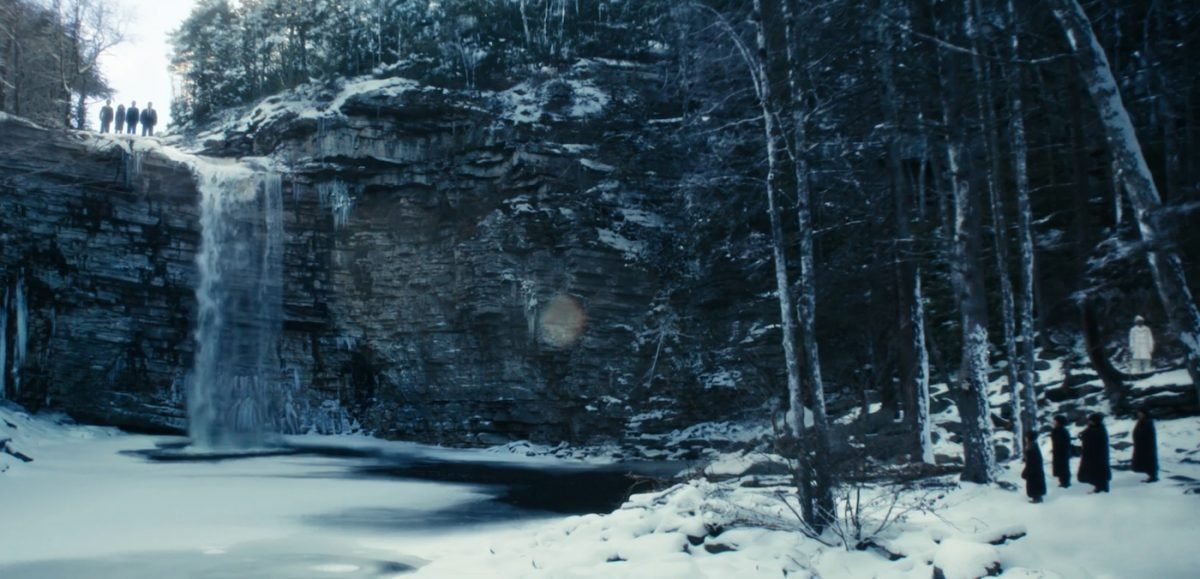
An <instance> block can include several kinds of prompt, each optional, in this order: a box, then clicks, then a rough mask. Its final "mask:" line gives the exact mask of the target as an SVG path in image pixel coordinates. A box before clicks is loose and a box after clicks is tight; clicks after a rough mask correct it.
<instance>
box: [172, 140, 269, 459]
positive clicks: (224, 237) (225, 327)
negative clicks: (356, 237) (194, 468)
mask: <svg viewBox="0 0 1200 579" xmlns="http://www.w3.org/2000/svg"><path fill="white" fill-rule="evenodd" d="M195 172H196V174H197V181H198V184H199V189H200V204H201V211H200V227H201V232H202V235H201V247H200V251H199V253H198V255H197V257H196V263H197V266H198V270H199V271H198V282H197V285H196V301H197V304H198V308H199V311H198V314H197V321H196V331H195V339H196V355H195V363H194V367H193V369H192V376H191V382H190V384H189V388H188V434H189V435H190V437H191V439H192V443H193V444H194V445H197V446H200V447H209V448H229V447H254V446H261V445H263V444H265V443H267V442H268V439H269V438H270V436H271V435H272V433H273V432H274V431H275V430H276V424H277V423H278V422H279V417H278V416H277V414H278V412H279V411H280V410H281V408H280V407H281V406H282V405H283V404H284V403H285V402H284V401H283V400H281V397H282V396H283V391H282V388H281V385H282V384H281V382H282V381H283V372H282V370H281V368H280V363H279V353H278V346H279V336H280V332H281V331H282V326H283V306H282V296H283V242H284V231H283V196H282V179H281V178H280V176H279V175H278V174H256V173H254V172H251V171H250V170H248V169H246V168H244V167H242V166H238V165H225V164H215V163H213V164H208V163H206V164H197V165H196V166H195Z"/></svg>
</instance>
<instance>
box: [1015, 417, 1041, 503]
mask: <svg viewBox="0 0 1200 579" xmlns="http://www.w3.org/2000/svg"><path fill="white" fill-rule="evenodd" d="M1021 478H1023V479H1025V494H1026V495H1028V496H1029V502H1031V503H1040V502H1042V497H1044V496H1046V469H1045V466H1044V465H1043V463H1042V449H1041V448H1038V442H1037V436H1035V435H1034V434H1033V432H1026V433H1025V470H1022V471H1021Z"/></svg>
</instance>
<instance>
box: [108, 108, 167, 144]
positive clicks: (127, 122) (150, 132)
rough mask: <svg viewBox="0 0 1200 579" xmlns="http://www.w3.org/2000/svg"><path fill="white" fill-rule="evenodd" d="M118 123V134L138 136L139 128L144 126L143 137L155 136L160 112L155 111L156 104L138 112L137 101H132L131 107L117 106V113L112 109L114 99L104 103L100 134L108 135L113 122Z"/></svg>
mask: <svg viewBox="0 0 1200 579" xmlns="http://www.w3.org/2000/svg"><path fill="white" fill-rule="evenodd" d="M114 120H115V121H116V123H117V127H116V131H115V132H116V134H118V135H119V134H121V133H126V134H129V135H136V134H137V126H138V124H139V123H140V124H141V125H142V136H143V137H152V136H154V125H157V124H158V111H156V110H154V103H146V108H144V109H141V110H138V106H137V101H131V102H130V103H129V107H128V108H126V107H125V105H124V104H120V105H117V109H116V111H113V108H112V99H109V100H106V101H104V106H103V107H101V108H100V132H101V133H107V132H108V130H109V127H111V126H112V124H113V121H114Z"/></svg>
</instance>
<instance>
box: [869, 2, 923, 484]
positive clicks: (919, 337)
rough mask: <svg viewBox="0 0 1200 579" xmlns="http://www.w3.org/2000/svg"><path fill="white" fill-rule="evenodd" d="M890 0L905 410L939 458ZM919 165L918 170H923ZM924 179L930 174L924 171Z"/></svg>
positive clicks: (884, 24) (889, 94) (888, 97)
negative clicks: (934, 437) (932, 427)
mask: <svg viewBox="0 0 1200 579" xmlns="http://www.w3.org/2000/svg"><path fill="white" fill-rule="evenodd" d="M887 6H888V5H887V4H886V3H884V5H882V6H880V7H879V10H880V14H881V17H879V18H878V19H877V20H876V32H877V34H878V36H879V41H880V45H881V46H882V47H883V49H882V50H880V51H879V54H878V58H877V60H876V62H877V64H878V71H879V78H880V80H881V81H882V82H883V108H884V114H885V115H886V121H887V124H888V126H889V127H890V135H889V139H888V151H887V155H888V171H889V173H891V182H892V197H893V199H894V200H895V219H896V240H895V246H894V248H893V258H894V261H895V267H896V289H897V313H898V320H897V321H898V324H897V327H898V328H899V342H898V345H899V349H900V353H899V361H898V364H897V374H898V375H899V390H900V396H899V399H900V402H901V404H900V406H901V408H902V409H903V412H904V423H905V426H906V427H907V428H908V431H909V432H910V433H911V434H912V445H911V447H912V449H913V451H914V455H915V456H917V457H918V460H920V461H921V462H924V463H927V464H933V463H934V457H933V440H932V434H931V431H930V425H929V352H928V350H927V349H926V345H925V306H924V304H922V303H921V302H922V295H921V268H920V266H919V265H918V264H917V262H916V261H915V260H914V259H913V251H914V249H913V245H914V241H915V240H914V239H913V234H912V227H911V225H910V221H911V220H912V214H911V211H910V205H911V196H910V191H909V187H908V184H909V179H908V177H907V176H906V175H905V174H904V167H903V160H902V158H901V156H902V152H901V147H900V139H901V137H902V133H901V126H900V95H899V91H898V90H897V89H896V79H895V76H894V70H895V63H894V62H893V61H892V54H893V53H894V52H895V48H896V40H895V38H894V37H893V36H892V33H891V32H890V27H889V26H888V19H889V18H893V17H894V16H893V15H890V14H886V13H885V11H886V10H887ZM923 170H924V167H919V168H918V171H923ZM918 180H919V182H920V183H921V184H922V185H923V184H924V180H923V178H921V177H918Z"/></svg>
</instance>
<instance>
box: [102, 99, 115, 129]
mask: <svg viewBox="0 0 1200 579" xmlns="http://www.w3.org/2000/svg"><path fill="white" fill-rule="evenodd" d="M112 122H113V108H112V99H109V100H106V101H104V106H102V107H100V132H101V133H107V132H108V128H109V127H111V126H112Z"/></svg>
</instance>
